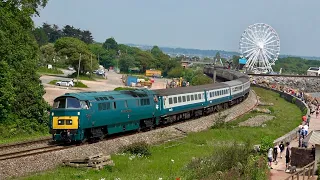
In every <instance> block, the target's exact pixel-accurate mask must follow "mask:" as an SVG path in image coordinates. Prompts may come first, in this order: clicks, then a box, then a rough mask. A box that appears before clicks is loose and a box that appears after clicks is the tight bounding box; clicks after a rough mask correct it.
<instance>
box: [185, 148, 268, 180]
mask: <svg viewBox="0 0 320 180" xmlns="http://www.w3.org/2000/svg"><path fill="white" fill-rule="evenodd" d="M184 170H185V174H186V179H230V180H231V179H267V172H268V168H267V162H266V159H265V158H264V157H263V156H259V154H256V153H254V152H253V150H252V145H251V144H250V143H249V142H248V143H246V144H238V143H233V144H230V145H224V146H220V147H219V146H218V147H216V148H215V149H214V152H213V153H212V155H211V156H209V157H205V158H197V159H193V160H192V161H191V162H190V163H189V164H188V165H187V166H186V168H185V169H184Z"/></svg>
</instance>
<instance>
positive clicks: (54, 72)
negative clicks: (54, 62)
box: [37, 67, 63, 74]
mask: <svg viewBox="0 0 320 180" xmlns="http://www.w3.org/2000/svg"><path fill="white" fill-rule="evenodd" d="M37 72H39V73H48V74H63V72H62V71H61V70H59V69H56V68H53V69H48V68H46V67H39V68H38V70H37Z"/></svg>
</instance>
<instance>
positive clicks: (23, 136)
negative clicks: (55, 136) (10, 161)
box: [0, 132, 51, 144]
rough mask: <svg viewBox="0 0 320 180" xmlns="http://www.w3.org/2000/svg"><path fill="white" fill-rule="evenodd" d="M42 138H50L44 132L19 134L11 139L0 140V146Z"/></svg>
mask: <svg viewBox="0 0 320 180" xmlns="http://www.w3.org/2000/svg"><path fill="white" fill-rule="evenodd" d="M44 137H51V135H50V134H48V133H44V132H42V133H41V132H35V133H33V134H31V135H30V134H19V135H15V136H13V137H6V138H0V144H9V143H10V144H11V143H16V142H23V141H30V140H35V139H40V138H44Z"/></svg>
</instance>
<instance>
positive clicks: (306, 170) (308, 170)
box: [285, 161, 315, 180]
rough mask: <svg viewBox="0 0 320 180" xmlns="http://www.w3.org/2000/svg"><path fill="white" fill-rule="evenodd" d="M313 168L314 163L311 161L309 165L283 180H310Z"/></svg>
mask: <svg viewBox="0 0 320 180" xmlns="http://www.w3.org/2000/svg"><path fill="white" fill-rule="evenodd" d="M314 166H315V161H313V162H311V163H310V164H308V165H306V166H304V167H303V168H302V169H301V170H300V171H297V172H295V173H293V174H291V175H290V176H289V177H287V178H286V179H285V180H290V179H292V180H293V179H297V180H299V179H300V178H302V179H303V180H305V179H306V180H307V179H310V177H313V175H314ZM306 173H307V174H306ZM301 176H302V177H301Z"/></svg>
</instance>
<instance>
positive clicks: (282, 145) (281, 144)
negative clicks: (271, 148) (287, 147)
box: [279, 141, 284, 159]
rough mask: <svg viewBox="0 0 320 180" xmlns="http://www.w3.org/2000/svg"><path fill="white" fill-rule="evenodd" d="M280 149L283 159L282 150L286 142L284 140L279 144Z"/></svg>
mask: <svg viewBox="0 0 320 180" xmlns="http://www.w3.org/2000/svg"><path fill="white" fill-rule="evenodd" d="M279 149H280V158H281V159H282V152H283V150H284V144H283V141H281V143H280V145H279Z"/></svg>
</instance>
